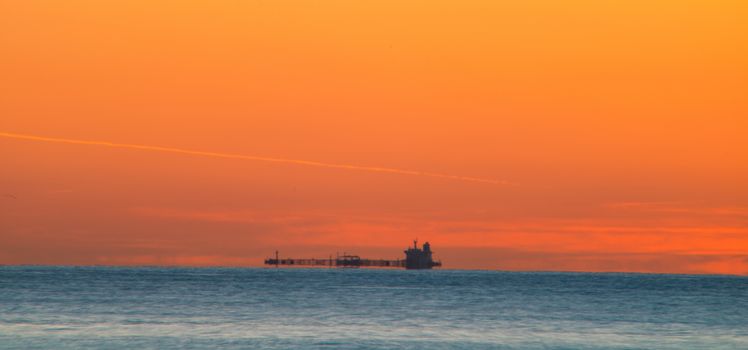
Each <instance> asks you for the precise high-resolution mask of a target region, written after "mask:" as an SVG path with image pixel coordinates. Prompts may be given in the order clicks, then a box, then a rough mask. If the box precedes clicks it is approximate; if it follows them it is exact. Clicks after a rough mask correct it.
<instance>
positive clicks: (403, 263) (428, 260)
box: [265, 240, 442, 270]
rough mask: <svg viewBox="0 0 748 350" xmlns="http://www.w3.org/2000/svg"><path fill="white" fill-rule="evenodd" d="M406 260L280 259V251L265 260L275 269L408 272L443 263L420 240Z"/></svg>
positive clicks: (345, 256) (408, 251) (350, 257)
mask: <svg viewBox="0 0 748 350" xmlns="http://www.w3.org/2000/svg"><path fill="white" fill-rule="evenodd" d="M404 253H405V259H402V260H401V259H397V260H386V259H363V258H361V257H360V256H358V255H348V254H343V255H342V256H341V255H337V256H336V257H335V258H333V257H332V255H331V256H330V257H329V258H327V259H294V258H280V256H279V254H278V251H276V252H275V258H268V259H265V265H271V266H275V267H280V266H327V267H396V268H405V269H408V270H425V269H432V268H434V267H441V266H442V262H441V261H436V260H434V258H433V254H434V252H433V251H431V244H429V242H426V243H424V244H423V247H422V248H418V240H414V241H413V246H412V247H408V248H406V249H405V251H404Z"/></svg>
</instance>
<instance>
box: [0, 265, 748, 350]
mask: <svg viewBox="0 0 748 350" xmlns="http://www.w3.org/2000/svg"><path fill="white" fill-rule="evenodd" d="M206 347H211V348H225V349H231V348H241V349H246V348H249V349H253V348H254V349H748V278H746V277H739V276H694V275H649V274H600V273H522V272H496V271H456V270H433V271H405V270H368V269H283V268H280V269H276V268H249V269H245V268H157V267H153V268H150V267H149V268H144V267H138V268H123V267H27V266H5V267H0V348H19V349H64V348H70V349H82V348H96V349H102V348H103V349H106V348H111V349H115V348H128V349H148V348H150V349H165V348H206Z"/></svg>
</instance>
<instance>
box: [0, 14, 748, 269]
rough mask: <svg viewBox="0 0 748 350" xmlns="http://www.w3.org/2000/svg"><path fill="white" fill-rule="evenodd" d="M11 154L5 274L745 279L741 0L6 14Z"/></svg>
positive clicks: (746, 29) (0, 113)
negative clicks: (266, 271)
mask: <svg viewBox="0 0 748 350" xmlns="http://www.w3.org/2000/svg"><path fill="white" fill-rule="evenodd" d="M89 141H91V142H90V143H87V142H89ZM117 145H118V146H117ZM113 146H117V147H113ZM0 160H1V161H2V162H1V163H0V264H81V265H92V264H103V265H231V266H259V265H261V263H262V259H263V258H265V257H267V256H270V255H272V254H273V252H274V251H275V250H276V249H278V250H280V252H281V255H282V256H283V255H285V256H294V257H326V256H328V255H329V254H331V253H332V254H334V253H335V252H341V253H342V252H348V253H357V254H359V255H362V256H365V257H371V258H391V259H395V258H400V257H401V256H402V255H403V254H402V250H403V248H405V247H406V246H407V245H409V244H412V240H413V239H414V238H418V239H419V240H421V241H426V240H427V241H430V242H431V244H432V246H433V249H434V250H435V251H436V254H437V256H438V258H440V259H441V260H442V261H443V262H444V265H445V268H480V269H503V270H570V271H637V272H676V273H731V274H748V2H746V1H744V0H736V1H707V0H704V1H682V0H678V1H593V0H590V1H559V0H553V1H551V0H547V1H545V0H530V1H520V0H512V1H326V0H321V1H272V0H264V1H185V0H181V1H152V0H149V1H75V0H68V1H21V0H18V1H12V0H0ZM278 160H279V161H278ZM329 165H334V166H329ZM377 169H379V170H377ZM433 175H437V176H433Z"/></svg>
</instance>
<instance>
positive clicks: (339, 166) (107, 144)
mask: <svg viewBox="0 0 748 350" xmlns="http://www.w3.org/2000/svg"><path fill="white" fill-rule="evenodd" d="M0 137H7V138H13V139H22V140H32V141H43V142H56V143H67V144H75V145H89V146H105V147H114V148H130V149H139V150H147V151H158V152H169V153H181V154H191V155H196V156H205V157H215V158H232V159H244V160H254V161H261V162H273V163H287V164H298V165H307V166H316V167H324V168H335V169H347V170H359V171H370V172H378V173H391V174H401V175H415V176H428V177H437V178H443V179H451V180H460V181H470V182H482V183H487V184H493V185H512V184H511V183H510V182H508V181H504V180H492V179H482V178H477V177H469V176H459V175H448V174H439V173H431V172H425V171H416V170H405V169H395V168H382V167H373V166H358V165H348V164H335V163H323V162H315V161H310V160H301V159H285V158H270V157H259V156H249V155H243V154H231V153H218V152H206V151H193V150H188V149H181V148H173V147H159V146H147V145H134V144H127V143H114V142H106V141H89V140H74V139H62V138H54V137H44V136H36V135H25V134H15V133H9V132H2V131H0Z"/></svg>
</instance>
